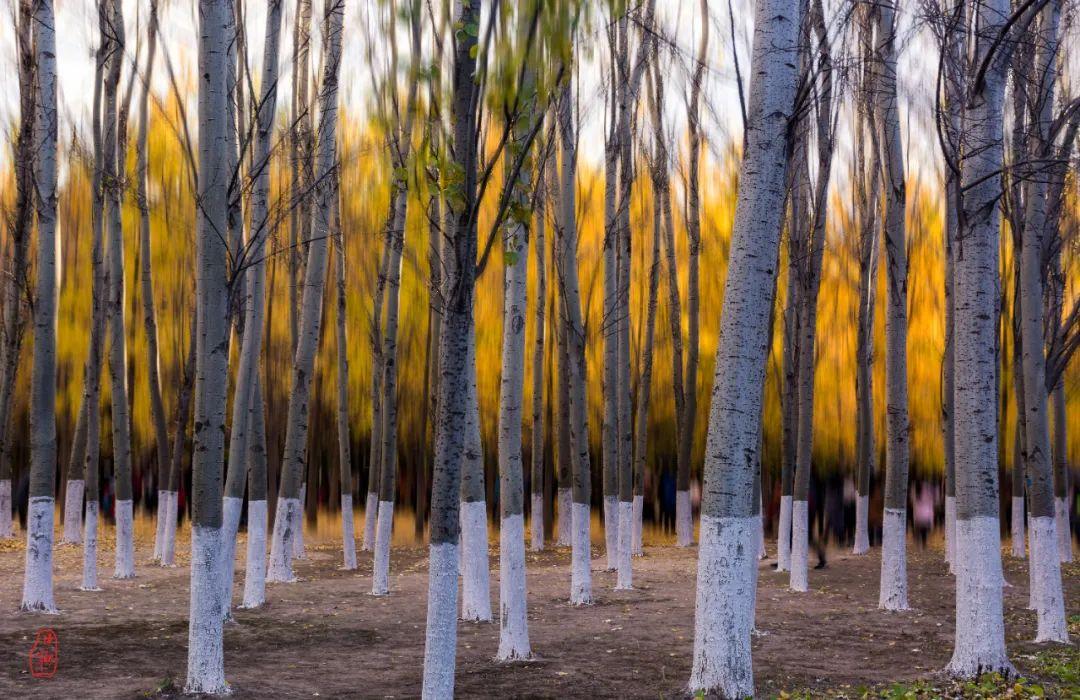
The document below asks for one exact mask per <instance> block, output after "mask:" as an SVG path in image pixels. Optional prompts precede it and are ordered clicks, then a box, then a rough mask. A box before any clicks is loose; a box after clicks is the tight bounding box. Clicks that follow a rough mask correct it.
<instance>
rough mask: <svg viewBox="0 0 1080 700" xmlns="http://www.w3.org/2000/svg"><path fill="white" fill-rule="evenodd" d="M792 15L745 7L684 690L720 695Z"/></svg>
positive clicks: (745, 684)
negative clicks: (738, 153)
mask: <svg viewBox="0 0 1080 700" xmlns="http://www.w3.org/2000/svg"><path fill="white" fill-rule="evenodd" d="M799 14H800V11H799V4H798V3H796V2H792V1H791V0H762V2H759V3H758V5H757V7H756V9H755V21H754V48H753V57H752V62H751V75H752V76H754V77H753V80H752V81H751V84H750V100H749V110H748V117H749V119H748V121H747V124H748V127H747V128H748V132H747V134H746V149H745V155H744V156H743V160H742V165H741V166H740V174H739V194H738V201H737V204H736V209H735V222H734V227H733V229H732V240H731V253H730V258H729V260H730V262H729V264H728V274H727V279H726V281H725V283H724V302H723V308H722V311H721V315H720V334H719V337H720V346H719V348H718V349H717V354H716V376H715V380H714V385H713V395H712V406H711V408H710V415H709V431H708V439H707V441H706V449H705V482H704V489H703V492H702V513H701V537H700V552H699V555H698V577H697V601H696V612H695V628H694V656H693V662H692V671H691V676H690V685H689V687H690V691H691V692H692V693H695V692H702V693H705V694H709V693H714V694H718V695H721V696H723V697H729V698H734V697H745V696H747V695H753V693H754V681H753V668H752V665H751V660H750V630H751V628H752V627H753V597H754V594H753V587H752V586H753V580H754V568H755V567H756V557H755V556H754V554H755V553H756V552H757V541H756V539H755V538H756V535H757V529H756V528H757V525H756V521H757V516H756V515H754V512H755V510H756V506H755V503H754V502H755V501H756V500H757V499H758V498H759V495H758V494H757V493H754V481H755V476H754V467H755V464H756V460H755V459H754V455H755V453H756V452H757V450H758V430H759V424H760V421H761V392H760V391H759V387H760V386H761V385H762V384H763V382H764V381H765V361H766V358H767V355H768V347H767V346H766V339H767V337H768V323H769V318H770V316H771V313H770V308H771V306H772V303H773V290H774V285H773V276H774V275H775V274H776V260H777V246H778V245H779V238H780V227H781V218H782V216H783V208H784V206H783V205H784V193H785V184H786V181H787V167H788V153H787V151H788V147H787V138H786V137H787V133H788V128H789V123H790V120H791V118H792V115H793V112H794V103H795V94H796V88H797V82H798V74H797V65H796V64H797V60H796V59H797V54H798V35H799V26H800V18H799Z"/></svg>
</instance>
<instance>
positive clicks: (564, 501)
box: [556, 489, 574, 547]
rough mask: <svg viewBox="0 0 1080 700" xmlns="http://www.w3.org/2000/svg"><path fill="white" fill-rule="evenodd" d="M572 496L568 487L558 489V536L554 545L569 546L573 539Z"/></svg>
mask: <svg viewBox="0 0 1080 700" xmlns="http://www.w3.org/2000/svg"><path fill="white" fill-rule="evenodd" d="M573 520H574V497H573V494H572V493H571V491H570V489H559V512H558V530H559V532H558V537H559V539H558V540H557V541H556V545H557V546H559V547H569V546H570V545H571V542H572V540H573V529H574V526H573V525H572V524H571V523H572V522H573Z"/></svg>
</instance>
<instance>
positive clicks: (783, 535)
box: [776, 496, 791, 572]
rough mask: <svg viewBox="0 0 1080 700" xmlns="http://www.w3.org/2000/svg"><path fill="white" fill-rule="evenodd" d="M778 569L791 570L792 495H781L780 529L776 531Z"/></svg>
mask: <svg viewBox="0 0 1080 700" xmlns="http://www.w3.org/2000/svg"><path fill="white" fill-rule="evenodd" d="M776 570H777V571H778V572H779V571H790V570H791V496H781V497H780V531H779V532H777V533H776Z"/></svg>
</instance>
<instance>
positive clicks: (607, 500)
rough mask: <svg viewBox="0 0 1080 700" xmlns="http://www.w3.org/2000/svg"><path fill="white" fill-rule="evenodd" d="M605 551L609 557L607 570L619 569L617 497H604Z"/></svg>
mask: <svg viewBox="0 0 1080 700" xmlns="http://www.w3.org/2000/svg"><path fill="white" fill-rule="evenodd" d="M604 550H605V554H606V555H607V570H608V571H616V570H617V569H618V568H619V499H618V497H617V496H604Z"/></svg>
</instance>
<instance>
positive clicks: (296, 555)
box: [292, 484, 307, 559]
mask: <svg viewBox="0 0 1080 700" xmlns="http://www.w3.org/2000/svg"><path fill="white" fill-rule="evenodd" d="M305 503H307V484H303V485H302V486H301V487H300V511H299V512H298V514H297V516H296V522H295V523H294V525H295V530H294V531H293V538H292V543H293V550H292V555H293V559H307V549H305V548H304V504H305Z"/></svg>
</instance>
